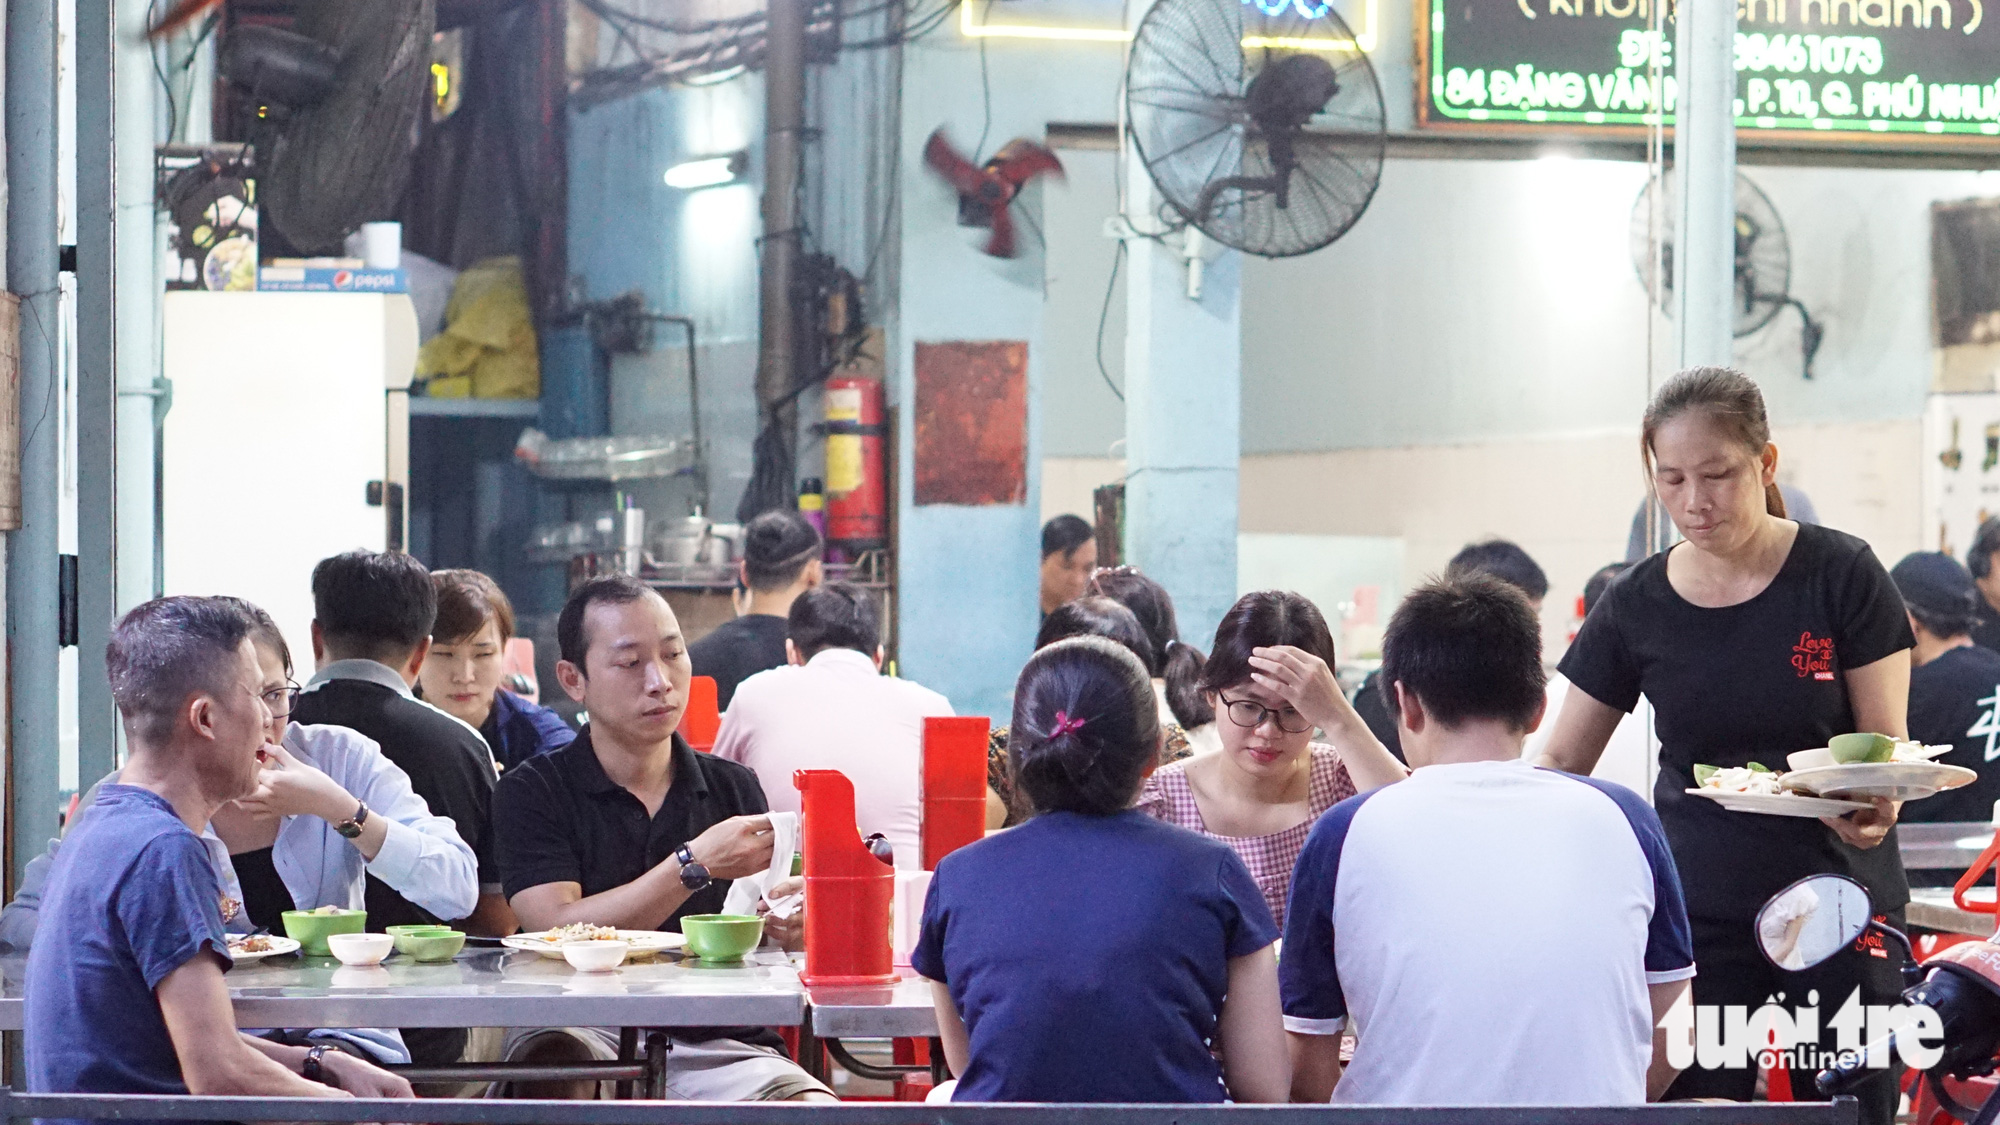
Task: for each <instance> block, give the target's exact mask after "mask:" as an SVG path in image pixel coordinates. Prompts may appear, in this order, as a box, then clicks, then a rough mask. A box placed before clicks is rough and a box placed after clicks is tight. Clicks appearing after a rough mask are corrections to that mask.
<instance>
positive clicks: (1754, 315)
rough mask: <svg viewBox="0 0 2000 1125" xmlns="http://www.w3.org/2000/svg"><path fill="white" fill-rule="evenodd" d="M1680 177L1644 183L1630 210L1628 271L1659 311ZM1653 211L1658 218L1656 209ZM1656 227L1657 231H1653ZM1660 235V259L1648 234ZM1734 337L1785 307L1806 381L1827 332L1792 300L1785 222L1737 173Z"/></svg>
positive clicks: (1665, 300)
mask: <svg viewBox="0 0 2000 1125" xmlns="http://www.w3.org/2000/svg"><path fill="white" fill-rule="evenodd" d="M1677 181H1678V177H1676V176H1675V174H1674V171H1673V169H1671V168H1669V169H1668V170H1667V171H1666V172H1665V173H1664V174H1663V175H1661V176H1656V177H1654V178H1653V179H1651V180H1649V181H1647V183H1646V187H1645V190H1643V191H1641V192H1640V193H1639V200H1638V202H1637V203H1634V204H1633V205H1632V224H1631V245H1632V268H1633V269H1634V270H1637V271H1638V274H1639V284H1641V285H1643V286H1645V287H1646V292H1647V293H1648V294H1650V295H1651V296H1652V298H1653V300H1654V301H1655V302H1657V303H1658V304H1659V306H1660V307H1661V308H1662V309H1669V308H1671V307H1672V305H1673V296H1674V199H1675V190H1676V188H1677V186H1678V184H1677ZM1656 208H1657V214H1656V210H1655V209H1656ZM1655 223H1657V227H1655V225H1654V224H1655ZM1656 229H1657V231H1658V234H1659V254H1658V256H1657V257H1655V256H1654V253H1653V242H1652V238H1651V234H1652V233H1653V232H1654V231H1655V230H1656ZM1734 272H1735V275H1736V296H1735V299H1734V302H1733V304H1734V308H1735V314H1736V324H1735V329H1734V332H1735V335H1736V336H1737V338H1738V339H1741V338H1742V337H1744V336H1748V335H1750V334H1751V333H1754V332H1757V331H1758V330H1760V329H1762V328H1763V327H1764V326H1765V325H1767V324H1770V323H1771V322H1772V321H1773V320H1775V319H1777V316H1778V314H1779V313H1780V312H1783V311H1784V310H1785V309H1786V308H1787V307H1789V308H1792V309H1795V310H1797V312H1798V314H1799V321H1800V327H1799V346H1800V349H1801V350H1802V351H1803V352H1804V353H1805V364H1804V368H1805V371H1804V373H1805V377H1806V378H1808V379H1810V378H1812V365H1813V357H1814V356H1816V355H1818V354H1819V346H1820V344H1821V343H1823V342H1824V341H1825V339H1826V328H1825V327H1824V326H1823V325H1821V324H1820V323H1819V322H1818V321H1816V320H1814V319H1813V316H1812V313H1810V312H1808V311H1807V310H1806V306H1805V302H1803V301H1800V300H1799V299H1798V298H1797V297H1794V296H1792V292H1791V286H1792V242H1791V237H1790V236H1789V235H1787V234H1786V233H1785V221H1784V219H1782V218H1780V217H1779V215H1778V208H1777V207H1776V206H1775V205H1774V204H1772V202H1771V197H1770V196H1768V195H1765V194H1764V191H1763V189H1762V188H1759V187H1758V186H1757V185H1756V184H1755V183H1754V182H1752V181H1751V179H1750V177H1748V176H1746V175H1744V174H1743V173H1741V172H1738V173H1736V255H1735V266H1734Z"/></svg>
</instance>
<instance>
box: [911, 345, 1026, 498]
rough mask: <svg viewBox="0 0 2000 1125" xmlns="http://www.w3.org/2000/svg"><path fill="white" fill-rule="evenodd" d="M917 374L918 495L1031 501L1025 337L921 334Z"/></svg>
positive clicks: (914, 482) (915, 479) (916, 483)
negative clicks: (924, 338)
mask: <svg viewBox="0 0 2000 1125" xmlns="http://www.w3.org/2000/svg"><path fill="white" fill-rule="evenodd" d="M916 377H917V398H916V424H917V426H916V457H915V460H916V465H915V476H914V478H913V481H912V484H913V487H914V489H915V491H916V502H917V503H918V504H970V505H991V504H1022V503H1026V502H1027V499H1028V345H1027V342H1026V341H1024V340H951V341H943V342H939V343H922V342H919V343H918V344H917V362H916Z"/></svg>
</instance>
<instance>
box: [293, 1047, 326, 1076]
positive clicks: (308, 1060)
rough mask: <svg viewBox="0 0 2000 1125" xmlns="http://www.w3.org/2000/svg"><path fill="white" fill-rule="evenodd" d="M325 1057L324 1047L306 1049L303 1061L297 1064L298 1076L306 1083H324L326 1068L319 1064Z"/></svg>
mask: <svg viewBox="0 0 2000 1125" xmlns="http://www.w3.org/2000/svg"><path fill="white" fill-rule="evenodd" d="M325 1057H326V1047H325V1046H324V1045H319V1046H315V1047H311V1048H308V1049H307V1050H306V1057H305V1061H304V1062H302V1063H300V1064H299V1076H300V1077H302V1078H304V1079H305V1080H306V1081H308V1082H321V1083H324V1082H326V1067H325V1066H324V1065H323V1064H322V1063H321V1062H320V1060H321V1059H323V1058H325Z"/></svg>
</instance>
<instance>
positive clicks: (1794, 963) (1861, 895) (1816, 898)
mask: <svg viewBox="0 0 2000 1125" xmlns="http://www.w3.org/2000/svg"><path fill="white" fill-rule="evenodd" d="M1870 932H1872V933H1875V934H1877V935H1879V936H1880V937H1881V938H1883V939H1884V941H1885V942H1886V943H1887V944H1888V945H1889V946H1891V947H1893V948H1894V949H1896V950H1898V951H1900V952H1901V954H1902V957H1903V964H1902V972H1903V980H1904V984H1905V988H1904V989H1903V1001H1904V1003H1906V1004H1909V1005H1913V1006H1914V1005H1925V1006H1927V1007H1929V1008H1930V1009H1931V1011H1933V1012H1935V1013H1936V1014H1937V1016H1938V1020H1939V1024H1940V1025H1941V1028H1942V1036H1941V1042H1942V1047H1943V1051H1942V1054H1941V1056H1940V1057H1939V1059H1938V1061H1937V1062H1936V1063H1935V1064H1934V1065H1932V1066H1931V1067H1929V1068H1928V1069H1927V1070H1925V1071H1924V1072H1923V1075H1922V1079H1921V1080H1922V1081H1923V1082H1924V1083H1925V1086H1926V1088H1927V1089H1928V1091H1929V1093H1930V1095H1931V1096H1932V1097H1933V1098H1935V1099H1936V1100H1937V1104H1938V1105H1939V1106H1941V1107H1942V1108H1943V1109H1944V1110H1945V1111H1946V1112H1947V1113H1949V1114H1950V1115H1951V1116H1952V1117H1954V1118H1956V1119H1958V1120H1959V1121H1961V1122H1964V1123H1965V1125H1994V1122H1995V1119H1996V1118H2000V1092H1996V1093H1994V1094H1993V1095H1991V1096H1989V1097H1987V1098H1986V1099H1985V1100H1984V1101H1983V1102H1982V1103H1981V1104H1980V1105H1979V1106H1977V1107H1969V1106H1965V1105H1962V1104H1960V1103H1959V1102H1958V1101H1957V1099H1956V1098H1954V1097H1953V1096H1952V1094H1951V1093H1950V1091H1949V1090H1948V1089H1947V1088H1946V1086H1945V1079H1946V1078H1951V1079H1954V1080H1957V1081H1960V1082H1963V1081H1966V1080H1968V1079H1973V1078H1983V1077H1985V1076H1987V1075H1990V1074H1992V1073H1994V1071H1996V1070H2000V1057H1996V1052H2000V944H1995V943H1994V942H1991V941H1974V942H1965V943H1963V944H1960V945H1954V946H1952V947H1950V948H1948V949H1945V950H1943V951H1941V952H1939V953H1938V954H1937V955H1936V956H1934V957H1931V958H1930V959H1929V960H1927V961H1924V962H1922V963H1921V964H1919V963H1918V961H1917V956H1916V951H1915V949H1914V948H1912V946H1911V945H1910V939H1909V937H1908V936H1907V935H1905V934H1904V933H1902V931H1900V930H1897V929H1896V928H1895V927H1893V926H1887V925H1884V924H1883V923H1881V922H1878V921H1876V920H1875V918H1874V915H1873V908H1872V906H1871V905H1870V902H1869V897H1868V889H1867V888H1866V887H1864V886H1862V885H1861V884H1860V883H1858V882H1856V881H1855V880H1853V879H1850V878H1847V877H1846V876H1844V875H1814V876H1810V877H1808V878H1805V879H1801V880H1799V881H1798V882H1796V883H1793V884H1792V885H1791V886H1789V887H1786V888H1785V889H1784V890H1782V891H1779V892H1778V893H1777V894H1776V895H1774V896H1772V898H1771V900H1770V901H1769V902H1766V903H1765V904H1764V906H1763V909H1761V910H1760V911H1758V914H1757V941H1758V945H1759V947H1760V948H1761V949H1762V950H1763V952H1764V956H1765V957H1766V958H1768V959H1769V960H1770V962H1771V963H1772V964H1773V965H1776V966H1777V967H1779V968H1781V969H1789V970H1793V971H1798V970H1801V969H1809V968H1812V967H1814V966H1816V965H1819V964H1821V963H1823V962H1825V961H1827V960H1828V959H1830V958H1832V957H1833V956H1834V955H1835V954H1837V953H1839V952H1840V951H1841V950H1843V949H1846V948H1848V947H1849V946H1851V945H1853V944H1854V943H1855V942H1856V941H1858V940H1860V938H1861V936H1862V935H1863V934H1864V933H1870ZM1930 1031H1931V1032H1932V1033H1933V1034H1935V1033H1936V1032H1937V1031H1938V1028H1937V1027H1936V1026H1934V1027H1932V1028H1931V1029H1930ZM1909 1033H1910V1032H1909V1030H1907V1029H1905V1030H1902V1031H1897V1032H1892V1033H1891V1034H1890V1035H1888V1036H1887V1037H1885V1038H1883V1039H1881V1040H1879V1041H1877V1042H1875V1043H1871V1044H1869V1045H1868V1046H1867V1047H1865V1048H1863V1049H1862V1050H1861V1051H1859V1052H1857V1053H1853V1054H1849V1055H1845V1056H1843V1057H1842V1058H1841V1059H1840V1060H1839V1061H1838V1062H1836V1063H1835V1064H1834V1065H1833V1066H1831V1067H1829V1068H1827V1069H1825V1070H1822V1071H1820V1073H1819V1076H1818V1079H1817V1083H1816V1084H1817V1085H1818V1087H1819V1092H1820V1093H1821V1095H1823V1096H1825V1097H1834V1096H1836V1095H1839V1094H1846V1093H1851V1092H1852V1091H1853V1090H1855V1089H1856V1088H1858V1087H1859V1086H1861V1085H1862V1084H1863V1083H1866V1082H1869V1081H1872V1080H1880V1079H1881V1078H1883V1077H1885V1076H1886V1075H1887V1073H1888V1072H1887V1071H1885V1070H1883V1069H1881V1068H1880V1067H1879V1066H1877V1067H1870V1066H1869V1065H1868V1063H1869V1060H1870V1059H1875V1060H1881V1059H1887V1058H1890V1057H1892V1054H1893V1053H1894V1052H1896V1051H1897V1049H1898V1048H1897V1036H1898V1035H1903V1034H1909ZM1926 1038H1929V1036H1927V1037H1926Z"/></svg>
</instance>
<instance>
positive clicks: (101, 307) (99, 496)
mask: <svg viewBox="0 0 2000 1125" xmlns="http://www.w3.org/2000/svg"><path fill="white" fill-rule="evenodd" d="M118 39H119V32H118V28H117V0H76V216H77V218H76V228H77V229H76V293H77V308H76V335H77V349H76V350H77V372H76V553H77V567H76V569H77V583H76V586H77V599H76V604H77V614H76V620H77V645H76V647H77V662H76V668H77V696H76V697H77V723H76V735H77V742H76V744H77V777H78V779H79V781H80V783H81V784H86V785H87V784H89V782H83V781H81V779H83V778H90V779H91V780H93V781H94V780H96V779H97V778H99V777H102V776H104V774H106V773H108V772H110V771H111V769H112V768H113V767H114V766H115V765H116V764H117V749H118V713H117V708H116V707H115V706H113V704H112V701H111V688H110V684H109V682H108V680H107V679H106V677H105V670H104V646H105V643H106V641H108V640H109V639H110V636H111V623H112V621H113V620H114V619H115V618H116V617H117V614H118V593H117V581H118V522H117V521H118V471H117V441H118V424H117V410H118V375H117V369H118V356H119V344H120V343H121V341H120V340H119V338H118V320H119V308H120V304H121V302H120V300H119V297H120V294H119V293H118V290H117V288H116V278H117V273H118V256H119V247H118V245H117V234H116V230H117V225H118V224H117V222H116V183H115V181H116V175H117V167H118V155H117V147H116V136H115V134H116V122H117V116H118V111H117V103H116V81H115V74H116V69H117V67H116V59H117V55H118ZM151 120H152V118H151V116H150V114H149V115H148V116H147V118H146V119H145V124H146V126H147V127H148V128H149V129H150V126H151ZM146 230H147V232H148V234H149V235H150V233H151V230H152V225H151V224H150V223H148V224H147V226H146Z"/></svg>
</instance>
